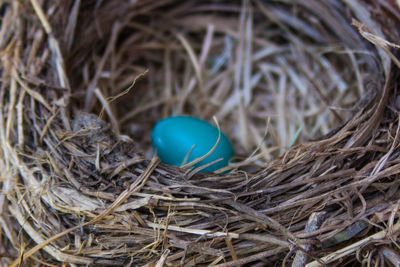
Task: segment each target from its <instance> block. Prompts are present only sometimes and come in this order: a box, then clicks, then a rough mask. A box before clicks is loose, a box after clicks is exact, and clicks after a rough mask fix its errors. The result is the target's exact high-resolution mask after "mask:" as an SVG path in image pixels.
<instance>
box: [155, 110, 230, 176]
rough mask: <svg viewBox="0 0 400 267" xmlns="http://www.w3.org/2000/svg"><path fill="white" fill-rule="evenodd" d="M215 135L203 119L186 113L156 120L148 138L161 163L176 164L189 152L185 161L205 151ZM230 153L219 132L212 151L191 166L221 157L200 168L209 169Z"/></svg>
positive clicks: (225, 160) (223, 162)
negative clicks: (219, 137)
mask: <svg viewBox="0 0 400 267" xmlns="http://www.w3.org/2000/svg"><path fill="white" fill-rule="evenodd" d="M218 135H219V132H218V129H217V128H216V127H215V126H213V125H211V124H210V123H208V122H206V121H203V120H200V119H198V118H194V117H189V116H174V117H169V118H166V119H163V120H160V121H159V122H157V124H156V125H155V126H154V128H153V131H152V133H151V142H152V145H153V148H154V149H155V150H156V151H157V155H158V157H159V158H160V159H161V161H162V162H163V163H165V164H169V165H174V166H178V167H179V166H181V165H182V164H183V163H184V160H185V157H186V156H187V154H188V153H189V152H190V154H189V156H188V159H187V161H186V163H189V162H192V161H193V160H195V159H197V158H200V157H202V156H204V155H206V154H207V153H208V152H209V151H210V150H211V149H212V148H213V147H214V145H215V144H216V142H217V140H218ZM191 149H192V150H191ZM233 156H234V150H233V147H232V145H231V143H230V142H229V139H228V138H227V137H226V136H225V135H224V134H223V133H222V132H221V139H220V140H219V143H218V145H217V147H216V148H215V149H214V151H213V152H212V153H211V154H210V155H209V156H207V157H206V158H205V159H203V160H201V161H200V162H198V163H197V164H195V165H194V167H199V166H202V165H204V164H207V163H210V162H213V161H215V160H217V159H222V160H220V161H218V162H216V163H214V164H212V165H210V166H208V167H206V168H204V169H202V170H201V172H213V171H215V170H218V169H220V168H223V167H226V166H227V165H228V162H229V160H230V159H231V158H232V157H233Z"/></svg>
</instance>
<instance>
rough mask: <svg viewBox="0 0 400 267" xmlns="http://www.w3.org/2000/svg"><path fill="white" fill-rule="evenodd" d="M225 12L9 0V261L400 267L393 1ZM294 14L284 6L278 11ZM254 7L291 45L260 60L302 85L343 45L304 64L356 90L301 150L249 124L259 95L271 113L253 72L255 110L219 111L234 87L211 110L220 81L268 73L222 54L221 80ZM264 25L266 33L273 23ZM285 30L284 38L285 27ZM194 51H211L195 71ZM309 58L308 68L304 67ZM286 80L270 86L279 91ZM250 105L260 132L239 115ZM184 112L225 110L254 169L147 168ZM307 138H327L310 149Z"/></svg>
mask: <svg viewBox="0 0 400 267" xmlns="http://www.w3.org/2000/svg"><path fill="white" fill-rule="evenodd" d="M228 2H229V1H228ZM228 2H219V1H209V2H204V1H145V0H144V1H136V2H135V1H109V2H106V1H104V2H101V1H79V0H76V1H72V0H71V1H37V0H31V1H13V2H9V3H3V4H2V10H1V11H2V12H1V13H2V14H1V15H2V20H1V27H0V36H1V38H0V48H1V49H0V50H1V52H0V58H1V62H2V70H1V75H2V78H1V81H0V83H1V89H0V141H1V148H0V151H1V157H0V164H1V166H0V167H1V168H0V169H1V176H0V177H1V180H0V182H1V187H2V194H1V195H0V207H1V216H0V223H1V226H2V228H1V229H2V231H1V244H2V245H1V246H0V255H1V262H2V264H4V265H9V266H17V265H18V264H20V265H22V264H27V265H41V264H42V265H49V266H52V265H57V264H60V263H63V264H67V265H71V266H76V265H93V266H101V265H107V266H108V265H115V266H122V265H126V266H142V265H147V266H163V265H166V266H176V265H182V266H192V265H217V266H239V265H243V264H259V265H260V266H264V265H265V266H271V265H277V264H292V266H304V265H305V264H308V265H307V266H320V265H322V264H324V263H325V264H338V262H341V264H357V263H366V262H368V263H373V264H377V265H379V264H380V265H382V266H383V265H384V264H396V263H397V264H398V262H399V261H400V256H399V255H400V251H399V246H398V234H399V230H400V222H399V221H398V220H399V205H400V199H399V196H400V192H399V191H400V189H399V185H400V181H399V179H398V177H399V174H398V173H399V172H400V171H399V170H400V161H399V159H398V155H399V153H400V150H399V148H398V147H399V139H398V138H399V137H398V136H399V132H400V128H399V123H398V122H399V110H400V101H399V98H398V97H397V94H398V92H397V90H398V78H399V77H398V76H399V71H398V67H399V65H400V64H399V62H398V60H397V57H396V56H397V50H396V49H397V48H398V47H397V46H396V43H399V33H398V32H397V28H396V25H399V24H398V23H399V17H400V15H399V8H398V6H396V4H395V3H394V2H393V1H381V2H379V3H375V2H374V1H360V2H358V1H325V2H323V3H320V2H318V1H307V2H306V3H303V1H283V2H282V3H281V2H279V3H277V2H274V1H272V2H266V1H264V2H263V1H248V2H247V1H243V3H240V4H237V5H233V4H229V3H228ZM287 7H290V12H287V13H285V12H282V10H284V8H287ZM244 10H245V11H244ZM271 10H273V11H274V12H272V13H271ZM246 12H247V13H246ZM279 12H281V13H279ZM249 14H252V16H253V17H252V20H254V24H255V25H256V26H257V25H262V26H263V27H260V28H257V27H254V29H255V30H257V31H260V32H263V31H265V32H268V33H270V34H271V35H269V36H272V37H271V38H275V39H273V41H274V42H275V44H281V45H282V47H285V48H282V49H288V50H284V52H282V51H283V50H282V51H281V50H279V49H278V50H274V49H276V47H275V46H273V45H272V44H271V43H270V42H271V41H270V40H267V39H262V38H254V39H252V40H251V41H250V43H254V47H263V46H266V47H268V45H271V46H272V47H273V52H269V50H260V51H261V52H262V53H266V54H268V53H274V54H278V55H279V56H277V57H276V58H271V60H272V61H273V60H278V61H277V62H278V63H279V62H280V64H281V65H280V66H281V67H282V68H288V69H289V70H293V71H294V73H292V74H291V75H292V76H291V79H290V80H291V81H293V80H295V79H294V78H293V77H299V76H300V75H305V73H307V71H306V70H307V69H306V68H305V67H304V68H302V67H301V66H314V67H315V66H317V65H318V64H316V63H314V61H312V59H313V57H312V56H311V55H312V53H314V52H315V51H322V50H321V49H322V48H323V47H328V44H333V45H332V46H329V48H330V49H331V48H332V47H336V48H337V47H339V48H338V49H337V50H335V53H333V54H330V55H329V56H327V57H326V62H327V63H326V64H328V63H329V64H330V66H331V67H332V70H331V72H330V71H329V70H328V69H327V70H324V69H322V70H320V72H316V69H318V68H316V69H314V68H310V69H309V70H310V71H312V72H309V74H310V73H311V74H313V75H316V76H312V77H311V76H310V77H311V78H312V79H309V83H310V84H311V85H313V86H315V87H316V88H322V87H327V88H326V89H327V92H328V91H329V90H331V94H332V95H328V96H329V97H328V98H327V100H330V98H332V99H333V98H334V95H336V94H339V93H340V85H339V84H340V83H339V82H338V83H335V81H337V80H334V79H333V78H332V77H333V75H332V73H339V74H340V79H339V78H338V79H339V80H341V81H343V83H345V84H346V86H348V87H349V88H353V89H354V90H353V91H352V92H353V93H351V94H350V93H349V95H346V94H343V95H342V96H343V98H345V97H346V96H348V98H346V99H347V100H346V101H347V102H346V101H345V102H344V103H345V106H344V107H343V108H342V109H336V110H335V111H334V112H333V111H332V110H334V109H332V108H330V107H328V108H326V109H323V110H322V111H320V113H321V114H322V115H321V116H322V119H321V118H319V119H318V118H317V117H318V116H316V117H315V118H314V117H313V118H311V117H309V118H307V119H304V118H305V117H301V116H299V117H298V118H297V121H296V120H295V123H298V124H297V126H298V125H300V124H301V122H307V123H311V124H312V125H325V126H324V127H325V128H324V127H322V126H321V127H319V128H316V127H314V128H313V127H310V129H306V130H305V133H304V135H302V136H301V138H300V139H298V140H297V139H296V140H297V145H293V144H295V143H296V142H293V144H291V145H292V146H290V147H289V144H290V143H291V142H289V141H290V140H293V135H294V132H296V127H297V126H296V127H292V128H290V127H289V126H285V127H286V128H287V129H289V128H290V129H289V130H290V131H291V132H292V135H290V134H288V135H287V137H285V138H283V139H280V135H282V131H281V130H282V129H286V128H285V127H283V128H279V125H280V124H279V120H278V119H276V125H277V128H276V129H272V130H271V132H270V133H268V134H267V135H266V136H264V137H263V136H262V134H261V135H260V134H257V133H258V132H262V131H263V130H262V129H263V127H264V124H263V121H262V120H260V119H259V118H257V116H256V115H254V114H260V113H259V112H258V111H259V110H262V111H265V110H267V109H264V106H263V103H264V102H263V101H266V102H267V103H268V104H269V105H268V106H272V107H274V105H275V104H274V101H273V99H272V100H271V99H268V98H267V97H266V96H265V95H262V94H261V93H260V92H261V89H262V88H261V87H262V84H263V82H262V81H263V80H260V79H261V78H257V75H256V76H255V77H251V78H254V79H253V80H252V79H250V78H248V79H247V80H246V79H245V78H243V81H241V82H239V84H242V83H243V84H245V83H246V81H247V82H249V81H250V80H251V81H252V82H254V83H257V82H259V83H258V84H259V85H257V86H259V87H257V86H254V87H255V89H254V91H252V93H251V94H250V95H249V96H248V99H249V100H248V101H249V103H248V104H249V106H248V107H247V106H246V97H245V96H244V97H243V103H242V102H240V103H242V104H237V105H232V106H229V105H223V106H224V107H226V110H227V111H226V110H225V111H224V109H218V108H216V106H218V105H221V102H224V101H225V100H226V99H234V97H232V98H230V97H229V96H231V95H234V94H235V92H237V91H235V90H234V89H232V90H230V89H229V88H235V86H234V85H233V86H231V85H226V88H228V89H221V90H220V91H221V92H225V94H226V96H225V97H226V98H224V97H222V96H221V98H218V97H217V98H216V100H215V101H216V103H212V101H211V100H210V98H207V97H206V96H207V95H209V94H210V93H214V91H215V90H217V89H215V84H214V85H213V83H211V85H210V82H209V81H210V80H211V81H213V80H212V78H215V80H216V81H219V80H218V79H219V77H223V79H226V80H227V82H229V80H232V79H233V80H235V78H237V77H238V76H237V75H238V73H242V72H243V73H244V74H243V77H245V76H246V74H245V73H246V71H245V70H241V68H242V67H243V66H244V67H243V68H244V69H246V67H245V66H248V65H249V64H253V63H254V64H255V65H257V66H258V67H257V69H261V70H262V69H263V68H268V67H271V66H270V65H268V64H267V63H266V62H267V60H264V58H263V57H262V54H260V55H258V56H260V57H261V59H258V60H254V62H253V61H251V62H250V61H249V62H247V63H246V62H245V59H243V61H242V62H241V64H242V65H240V66H239V67H238V69H237V70H236V69H235V67H236V66H237V64H239V63H240V62H239V61H238V60H237V61H235V62H234V63H235V64H232V66H230V65H229V62H228V61H227V60H225V61H224V62H223V64H225V65H223V66H222V67H221V66H220V67H219V68H220V69H218V71H220V72H218V73H225V74H221V75H222V76H217V75H215V76H212V75H213V72H212V70H213V68H217V67H218V64H217V63H215V62H216V59H218V58H220V57H219V55H221V53H223V48H226V47H227V46H228V44H229V42H231V41H229V40H228V39H227V38H226V36H224V35H222V34H221V32H228V33H230V34H231V36H233V37H231V38H233V39H235V38H236V39H237V40H241V38H240V37H241V36H236V37H235V32H232V29H231V28H230V26H231V24H230V23H231V20H235V21H236V22H237V21H239V22H240V21H242V22H243V23H242V24H243V25H250V24H246V23H245V22H247V21H250V20H246V18H248V17H249V16H250V15H249ZM261 14H264V15H261ZM288 14H289V15H291V16H289V17H288ZM246 16H247V17H246ZM265 16H267V17H268V18H269V19H270V20H271V21H272V23H269V22H268V23H266V24H265V25H264V24H262V23H263V21H264V20H265V19H266V17H265ZM160 18H161V19H162V21H161V22H160ZM178 18H179V19H178ZM196 18H197V19H199V18H200V19H201V20H200V22H201V23H199V22H198V21H196ZM300 18H302V19H300ZM352 18H354V19H355V20H354V21H353V25H352V24H351V21H352ZM204 19H209V21H208V22H209V24H206V23H204V22H203V20H204ZM221 21H223V22H221ZM313 21H314V22H315V25H316V26H315V25H314V26H313V27H311V26H310V25H311V24H312V22H313ZM179 23H186V24H188V25H190V26H191V27H184V26H182V25H181V24H179ZM249 23H250V22H249ZM257 23H259V24H257ZM177 24H179V25H177ZM242 24H240V23H239V24H238V25H242ZM183 25H185V24H183ZM209 25H214V26H209ZM234 25H236V24H234ZM276 25H280V27H281V28H280V27H277V26H276ZM296 25H300V26H299V27H298V28H296V27H295V26H296ZM219 26H221V27H222V26H224V27H226V28H222V29H219V28H218V27H219ZM196 27H198V29H197V28H196ZM210 27H211V28H210ZM212 27H217V28H218V29H217V30H216V31H217V32H218V34H219V35H218V34H216V36H217V37H215V38H216V44H217V45H216V50H217V51H215V52H209V53H210V54H209V55H210V58H211V59H213V60H211V63H209V65H207V64H208V63H207V62H206V59H207V57H206V56H204V57H201V52H202V51H205V50H207V49H204V47H207V42H205V44H203V43H202V45H196V41H198V42H203V40H208V39H207V38H206V37H204V36H207V33H210V32H212V31H213V28H212ZM248 27H250V26H248ZM195 29H197V31H196V32H195ZM282 29H288V30H287V31H284V32H285V34H281V31H282ZM310 29H311V30H310ZM316 29H318V30H316ZM132 31H133V32H134V33H135V34H133V33H132ZM239 32H240V30H239ZM243 32H246V31H245V30H243ZM276 32H278V33H279V34H275V33H276ZM166 33H168V34H166ZM247 33H248V31H247ZM256 36H258V35H256ZM245 37H246V35H245ZM285 38H286V39H285ZM236 39H235V40H236ZM244 39H245V38H244ZM224 40H225V41H224ZM245 40H246V39H245ZM224 42H225V43H224ZM189 44H190V45H189ZM240 44H241V43H240V41H238V45H239V46H240ZM242 45H243V46H245V45H246V42H244V43H243V44H242ZM313 45H315V46H316V47H317V48H318V49H316V50H313ZM126 47H128V48H129V49H128V48H126ZM210 47H213V46H212V45H211V44H210ZM221 47H222V48H221ZM300 47H303V50H299V49H300ZM304 47H305V48H304ZM217 48H219V49H222V50H220V51H218V49H217ZM314 48H315V47H314ZM336 48H335V49H336ZM160 51H161V52H160ZM176 51H180V52H181V53H178V52H176ZM182 51H185V52H184V53H183V52H182ZM210 51H214V50H212V49H210ZM310 51H311V52H310ZM338 51H341V52H338ZM351 51H358V52H354V53H353V52H351ZM191 52H194V55H195V56H196V55H197V54H200V56H199V61H196V60H195V59H196V57H195V56H194V57H193V56H191V55H192V54H191ZM261 52H260V53H261ZM281 52H282V54H279V53H281ZM213 53H215V55H214V54H213ZM321 53H322V54H324V53H326V52H325V51H324V52H321ZM342 54H351V56H353V59H354V60H353V61H352V60H349V59H348V58H349V57H347V56H346V57H342ZM183 55H184V56H183ZM299 55H303V56H304V58H302V60H303V61H300V60H299V61H298V62H297V61H296V57H299ZM264 56H265V55H264ZM193 58H194V59H193ZM237 58H241V57H239V56H237V57H236V59H237ZM244 58H245V57H244ZM202 60H203V61H202ZM279 60H280V61H279ZM324 62H325V61H324ZM166 64H167V67H166ZM168 64H170V65H168ZM221 64H222V63H221ZM168 66H169V67H168ZM196 66H198V68H196ZM206 66H209V67H208V69H207V68H206ZM291 66H293V68H291ZM318 66H319V65H318ZM349 66H350V67H349ZM340 68H343V69H344V70H345V71H341V69H340ZM204 69H207V71H204ZM156 70H163V72H161V73H160V72H158V71H156ZM350 70H354V71H350ZM168 71H170V72H171V73H169V72H168ZM224 71H225V72H224ZM277 73H279V72H277ZM288 73H289V74H287V75H288V76H290V73H291V72H290V71H288ZM323 73H328V74H323ZM214 74H215V73H214ZM224 75H226V76H224ZM282 75H283V74H282ZM143 76H144V77H149V78H143ZM193 77H194V78H193ZM281 77H283V76H276V75H275V76H274V75H272V76H271V77H270V79H269V80H268V79H266V80H267V81H271V84H270V85H276V84H275V83H274V81H276V80H278V81H279V79H282V78H281ZM335 77H337V76H335ZM171 79H172V80H171ZM221 79H222V78H221ZM238 79H239V78H238ZM257 79H259V80H257ZM312 81H315V82H314V84H313V83H312ZM351 81H353V82H351ZM133 82H134V85H132V86H130V85H131V84H132V83H133ZM173 82H176V84H175V85H174V84H173ZM163 83H164V86H163V85H162V84H163ZM215 83H217V82H215ZM288 83H289V84H290V82H288ZM193 84H194V85H193ZM328 84H333V85H332V87H329V86H326V85H328ZM191 86H192V87H191ZM278 86H279V84H278ZM244 87H245V86H244ZM272 87H273V86H272ZM298 87H301V86H298ZM298 87H296V86H294V87H293V88H294V89H297V91H299V88H298ZM127 88H128V89H127ZM174 88H184V89H182V91H179V90H178V89H174ZM188 88H189V89H188ZM190 88H192V89H190ZM221 88H222V87H221ZM223 88H225V87H223ZM288 88H291V87H290V85H288ZM294 89H293V90H294ZM201 90H203V91H201ZM300 91H301V90H300ZM199 92H200V93H199ZM288 92H291V91H290V90H289V89H288ZM161 94H165V95H167V96H168V97H169V99H172V100H171V101H170V102H167V101H165V95H164V96H163V97H164V98H161V97H160V95H161ZM168 94H169V95H168ZM243 94H244V95H246V92H245V91H243ZM299 94H301V93H299ZM307 94H310V96H309V98H308V99H307V101H305V100H303V102H302V101H300V100H299V101H298V102H296V101H297V100H298V99H299V98H298V95H295V96H294V98H293V99H294V100H295V101H294V102H293V103H294V106H293V108H294V109H298V108H299V106H296V105H297V104H296V103H305V104H304V105H303V107H308V106H309V105H311V104H313V103H316V102H315V101H317V100H315V101H314V100H312V99H314V98H313V96H311V92H308V91H307ZM182 95H183V97H181V96H182ZM221 95H223V93H221ZM322 95H323V94H322ZM320 96H321V95H320ZM320 96H319V98H318V99H320V98H321V97H320ZM163 99H164V100H163ZM174 99H175V100H174ZM182 99H183V100H182ZM315 99H317V98H315ZM218 101H219V102H218ZM232 101H234V100H232ZM268 101H270V102H268ZM313 101H314V102H313ZM197 102H198V103H197ZM226 102H227V103H231V102H229V101H226ZM322 102H323V101H322ZM146 103H148V105H145V104H146ZM196 103H197V104H196ZM331 103H335V102H334V101H333V102H331ZM325 104H326V103H325ZM241 105H242V106H241ZM332 105H333V104H332ZM244 107H247V108H244ZM260 107H262V108H260ZM277 108H278V107H277ZM288 108H289V107H288ZM244 109H246V110H248V113H247V114H248V117H246V118H247V119H249V118H250V119H251V120H252V123H248V124H246V123H245V122H246V119H243V117H241V114H242V113H241V112H242V111H241V110H244ZM132 110H133V111H132ZM267 111H268V110H267ZM179 112H183V113H187V114H197V115H198V116H200V117H202V118H204V119H210V118H211V117H212V115H213V114H215V113H218V114H219V116H220V118H221V121H222V124H221V125H222V126H223V128H224V127H225V128H224V129H225V130H226V131H227V132H232V133H233V136H232V138H233V140H234V144H235V147H236V149H237V150H238V151H240V153H242V155H244V156H243V157H244V158H246V160H244V162H242V163H241V164H237V165H235V166H233V169H234V170H233V171H232V172H231V173H229V174H225V175H219V174H212V173H197V172H196V171H194V170H191V169H182V168H176V167H171V166H167V165H163V164H161V163H160V162H159V160H158V159H157V158H156V157H151V152H149V151H150V150H149V146H148V143H149V141H148V137H146V136H149V131H150V128H151V126H152V124H153V122H155V121H156V120H157V119H159V118H161V117H164V116H167V115H171V114H174V113H179ZM299 113H301V112H300V111H299ZM94 114H96V115H94ZM262 114H263V113H262ZM252 116H253V117H252ZM260 116H261V117H262V116H264V115H260ZM303 119H304V121H303ZM273 120H274V119H272V121H273ZM321 120H324V121H327V122H328V121H329V123H327V124H322V122H321ZM264 121H265V120H264ZM232 122H233V123H232ZM246 125H251V126H249V127H247V126H246ZM246 127H247V128H246ZM132 129H133V130H132ZM237 129H239V130H237ZM241 129H247V131H241ZM252 129H253V130H252ZM313 129H314V130H313ZM328 129H329V130H330V131H329V133H326V132H327V130H328ZM131 130H132V131H133V132H130V131H131ZM274 131H275V132H274ZM290 131H289V132H290ZM250 133H251V134H250ZM127 134H131V135H133V136H132V138H130V137H128V136H127ZM314 135H319V136H320V138H319V139H318V140H315V139H314V141H310V139H312V138H313V136H314ZM249 136H250V137H249ZM257 137H259V139H260V140H262V139H263V138H266V139H268V140H272V141H265V142H263V143H262V144H263V145H262V146H261V149H260V150H261V151H262V153H261V154H260V156H259V157H253V158H252V157H247V156H246V153H249V152H251V151H252V150H253V149H256V147H257V146H258V144H259V143H260V140H257ZM274 138H275V139H274ZM274 140H275V141H274ZM296 140H295V141H296ZM268 142H270V143H268ZM271 146H276V148H274V150H273V151H274V152H271V151H272V149H270V150H269V149H268V148H270V147H271ZM278 155H279V156H278Z"/></svg>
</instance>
